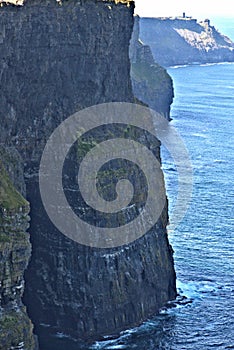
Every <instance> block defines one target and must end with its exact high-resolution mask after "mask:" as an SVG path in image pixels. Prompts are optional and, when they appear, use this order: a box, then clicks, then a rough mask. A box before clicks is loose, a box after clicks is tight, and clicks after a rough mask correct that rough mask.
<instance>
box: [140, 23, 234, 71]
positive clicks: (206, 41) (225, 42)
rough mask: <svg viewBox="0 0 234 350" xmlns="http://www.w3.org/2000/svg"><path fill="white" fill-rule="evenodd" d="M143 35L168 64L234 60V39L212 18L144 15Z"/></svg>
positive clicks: (166, 65) (156, 53)
mask: <svg viewBox="0 0 234 350" xmlns="http://www.w3.org/2000/svg"><path fill="white" fill-rule="evenodd" d="M140 39H141V40H142V41H143V42H144V43H145V44H147V45H149V46H150V47H151V49H152V52H153V56H154V59H155V60H156V62H158V63H159V64H161V65H162V66H164V67H169V66H174V65H183V64H191V63H215V62H233V61H234V43H233V42H232V41H231V40H230V39H229V38H228V37H226V36H224V35H222V34H220V33H219V32H218V31H217V30H216V29H215V27H213V26H211V25H210V21H209V20H205V21H203V22H199V23H198V22H197V20H196V19H192V18H141V19H140Z"/></svg>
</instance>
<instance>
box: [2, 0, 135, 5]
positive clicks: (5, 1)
mask: <svg viewBox="0 0 234 350" xmlns="http://www.w3.org/2000/svg"><path fill="white" fill-rule="evenodd" d="M26 1H27V0H26ZM54 1H55V2H57V3H58V4H59V5H61V4H62V2H63V1H62V0H54ZM66 1H67V0H66ZM85 1H87V0H79V1H78V2H80V3H81V4H82V2H85ZM93 1H94V0H93ZM95 2H107V3H108V2H110V3H115V4H118V3H122V4H126V5H127V6H130V4H131V3H133V2H134V1H133V0H95ZM24 3H25V0H0V6H3V5H9V4H11V5H15V6H23V5H24Z"/></svg>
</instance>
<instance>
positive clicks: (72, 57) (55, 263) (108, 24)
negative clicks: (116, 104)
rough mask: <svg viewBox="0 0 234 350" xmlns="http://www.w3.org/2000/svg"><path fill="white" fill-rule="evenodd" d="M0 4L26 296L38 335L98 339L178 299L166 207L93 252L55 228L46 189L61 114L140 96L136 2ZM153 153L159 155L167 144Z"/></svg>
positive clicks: (6, 134)
mask: <svg viewBox="0 0 234 350" xmlns="http://www.w3.org/2000/svg"><path fill="white" fill-rule="evenodd" d="M0 11H1V26H2V28H3V30H2V33H3V35H2V41H1V44H0V46H1V50H0V60H1V71H0V77H1V89H0V101H1V111H0V113H1V114H0V118H1V120H3V123H2V124H1V126H0V135H1V140H3V142H4V143H5V144H8V145H15V146H16V148H17V150H18V151H19V153H20V154H21V156H22V157H23V159H24V164H25V178H26V191H27V199H28V200H29V202H30V206H31V212H30V216H31V225H30V233H31V242H32V247H33V250H32V257H31V261H30V265H29V268H28V271H27V274H26V292H25V296H24V301H25V303H26V305H27V307H28V311H29V315H30V317H31V319H32V321H33V323H34V324H35V329H36V333H37V334H38V335H39V341H40V342H41V344H42V338H41V337H40V335H41V331H42V328H43V332H45V331H46V332H47V334H49V333H56V332H63V333H65V334H68V335H71V336H72V337H73V338H75V339H78V338H82V339H89V340H90V339H94V338H98V337H100V336H101V335H104V334H113V333H115V332H118V331H120V330H123V329H125V328H127V327H130V326H133V325H136V324H139V323H140V322H142V321H143V320H145V319H146V318H148V317H149V316H151V315H153V314H155V313H156V312H157V311H158V310H159V308H160V307H162V306H163V305H164V304H165V303H166V302H167V301H168V300H171V299H174V298H175V296H176V287H175V271H174V266H173V257H172V250H171V247H170V245H169V242H168V238H167V231H166V225H167V207H165V209H164V212H163V214H162V216H161V218H160V219H159V221H158V223H157V225H156V226H155V227H154V228H153V229H152V230H151V231H150V232H148V233H147V234H146V235H145V236H144V237H142V238H141V239H139V240H138V241H136V242H134V243H132V244H130V245H128V246H124V247H121V248H116V249H109V250H104V249H93V248H90V247H86V246H82V245H79V244H77V243H75V242H73V241H71V240H69V239H68V238H66V237H65V236H64V235H62V234H61V233H60V232H59V231H58V230H57V229H56V228H55V227H54V226H53V224H52V223H51V221H50V220H49V218H48V216H47V214H46V212H45V210H44V208H43V205H42V203H41V198H40V191H39V186H38V167H39V161H40V157H41V153H42V150H43V147H44V145H45V143H46V140H47V139H48V136H49V135H50V134H51V133H52V131H53V130H54V128H55V127H56V126H57V125H59V124H60V122H61V121H62V120H64V119H66V118H67V117H68V116H69V115H71V114H72V113H74V112H76V111H78V110H79V109H81V108H83V107H87V106H91V105H94V104H98V103H102V102H112V101H127V102H133V101H134V96H133V93H132V90H131V81H130V62H129V54H128V51H129V41H130V38H131V33H132V27H133V6H132V5H131V6H130V7H129V6H127V4H124V3H119V4H115V3H114V2H101V1H100V2H99V1H96V2H94V1H82V2H78V1H77V2H76V1H73V0H69V1H67V2H63V3H62V5H61V6H60V5H59V4H57V3H56V2H41V3H39V1H36V0H35V1H30V2H29V1H28V2H27V3H25V5H24V7H23V8H15V7H7V8H5V7H3V8H1V9H0ZM146 141H147V139H146ZM154 152H155V154H156V155H157V157H158V158H159V143H157V144H155V145H154ZM162 191H164V193H165V189H164V188H162ZM52 339H53V338H51V339H50V346H51V348H53V340H52ZM47 345H48V344H47ZM44 347H46V344H43V348H44Z"/></svg>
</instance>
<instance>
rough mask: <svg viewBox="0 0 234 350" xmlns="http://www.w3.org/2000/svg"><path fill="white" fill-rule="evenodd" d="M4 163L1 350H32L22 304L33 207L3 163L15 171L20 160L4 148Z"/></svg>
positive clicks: (0, 183) (0, 190) (0, 177)
mask: <svg viewBox="0 0 234 350" xmlns="http://www.w3.org/2000/svg"><path fill="white" fill-rule="evenodd" d="M0 159H1V160H0V349H2V350H10V349H25V350H32V349H34V348H35V341H34V336H33V326H32V323H31V321H30V319H29V318H28V315H27V313H26V308H25V306H24V305H23V303H22V300H21V299H22V294H23V291H24V271H25V269H26V267H27V265H28V261H29V258H30V254H31V244H30V242H29V234H28V233H27V232H26V229H27V228H28V226H29V223H28V222H29V216H28V213H29V204H28V202H26V201H25V200H24V198H23V197H22V196H21V195H20V194H19V192H17V191H16V189H15V187H14V186H13V184H12V183H11V180H10V179H9V177H8V174H7V172H6V170H5V169H4V167H3V163H2V160H3V162H4V163H7V165H8V168H11V169H14V168H16V167H19V163H18V157H16V158H14V157H13V155H12V151H11V152H8V151H6V150H3V149H2V148H1V158H0ZM17 164H18V165H17ZM14 177H15V179H16V178H17V173H15V175H14ZM21 180H22V178H20V181H21ZM16 182H19V181H16Z"/></svg>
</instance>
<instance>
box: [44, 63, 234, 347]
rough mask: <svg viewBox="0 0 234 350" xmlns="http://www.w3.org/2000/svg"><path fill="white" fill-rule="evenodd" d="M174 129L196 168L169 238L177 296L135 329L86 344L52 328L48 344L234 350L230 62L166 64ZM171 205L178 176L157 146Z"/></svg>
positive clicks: (233, 66)
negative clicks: (185, 204) (188, 199)
mask: <svg viewBox="0 0 234 350" xmlns="http://www.w3.org/2000/svg"><path fill="white" fill-rule="evenodd" d="M168 72H169V74H170V75H171V76H172V78H173V81H174V89H175V99H174V103H173V106H172V111H171V116H172V119H173V120H172V121H171V125H172V126H173V127H174V128H176V130H177V132H178V133H179V135H180V137H181V139H182V141H183V143H184V146H185V147H186V148H187V150H188V154H189V157H190V160H191V163H192V168H193V191H192V199H191V202H190V205H189V207H188V210H187V212H186V213H185V216H184V218H183V220H182V221H181V222H180V224H179V225H178V226H177V228H176V229H175V230H174V231H172V230H170V226H169V230H168V234H169V240H170V243H171V245H172V247H173V249H174V260H175V269H176V274H177V289H178V293H179V297H178V298H177V300H176V302H175V303H174V304H173V307H168V308H163V309H162V310H161V312H160V313H159V314H158V315H155V317H153V318H152V319H149V320H147V321H146V322H145V323H144V324H142V325H141V326H139V327H136V328H133V329H128V330H126V331H124V332H122V333H121V334H119V336H117V337H115V338H104V340H102V341H99V342H95V343H93V344H91V345H87V344H86V345H85V344H81V343H76V344H75V343H74V342H72V341H70V340H69V339H67V338H66V335H64V334H62V333H61V334H57V339H54V342H53V343H54V346H55V347H53V346H52V347H50V346H49V344H48V343H47V346H46V347H45V348H46V349H49V350H60V349H61V350H64V349H68V350H79V349H89V350H101V349H106V350H107V349H108V350H117V349H125V350H131V349H134V350H216V349H217V350H224V349H234V256H233V255H234V254H233V253H234V215H233V214H234V184H233V183H234V63H220V64H204V65H191V66H183V67H179V66H178V67H172V68H169V69H168ZM162 162H163V170H164V174H165V180H166V188H167V195H168V198H169V211H170V214H171V215H172V213H173V210H174V206H175V203H176V198H177V189H178V175H177V170H176V166H175V165H174V163H173V160H172V158H171V155H170V153H169V152H168V151H167V150H166V149H165V148H164V147H163V148H162Z"/></svg>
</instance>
